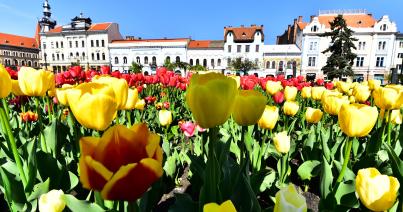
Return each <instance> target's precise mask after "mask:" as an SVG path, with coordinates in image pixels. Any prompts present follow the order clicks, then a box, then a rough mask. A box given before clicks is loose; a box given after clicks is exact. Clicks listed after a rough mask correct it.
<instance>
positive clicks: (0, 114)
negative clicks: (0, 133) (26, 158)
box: [0, 105, 27, 188]
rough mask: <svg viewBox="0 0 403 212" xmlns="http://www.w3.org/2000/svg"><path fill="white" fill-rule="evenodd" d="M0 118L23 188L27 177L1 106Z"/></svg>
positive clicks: (6, 115)
mask: <svg viewBox="0 0 403 212" xmlns="http://www.w3.org/2000/svg"><path fill="white" fill-rule="evenodd" d="M3 106H4V105H3ZM0 119H1V121H2V122H3V124H4V126H5V128H6V129H4V130H5V131H6V134H7V137H8V139H9V142H10V148H11V151H12V153H13V157H14V160H15V163H16V164H17V168H18V172H19V173H20V177H21V181H22V184H23V186H24V188H25V186H26V185H27V179H26V177H25V173H24V169H23V168H22V162H21V158H20V155H19V153H18V149H17V144H16V143H15V138H14V135H13V133H12V132H11V127H10V122H9V120H8V114H6V113H5V110H3V108H1V107H0Z"/></svg>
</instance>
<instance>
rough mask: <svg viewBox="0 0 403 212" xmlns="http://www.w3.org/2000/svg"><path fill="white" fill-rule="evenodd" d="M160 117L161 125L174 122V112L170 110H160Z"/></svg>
mask: <svg viewBox="0 0 403 212" xmlns="http://www.w3.org/2000/svg"><path fill="white" fill-rule="evenodd" d="M158 119H159V121H160V124H161V126H168V125H170V124H171V123H172V112H171V111H169V110H160V111H159V112H158Z"/></svg>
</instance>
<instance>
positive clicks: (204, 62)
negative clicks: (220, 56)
mask: <svg viewBox="0 0 403 212" xmlns="http://www.w3.org/2000/svg"><path fill="white" fill-rule="evenodd" d="M203 66H204V67H207V59H203Z"/></svg>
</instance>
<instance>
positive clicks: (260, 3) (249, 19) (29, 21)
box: [0, 0, 403, 44]
mask: <svg viewBox="0 0 403 212" xmlns="http://www.w3.org/2000/svg"><path fill="white" fill-rule="evenodd" d="M42 2H43V1H42V0H0V26H1V29H0V31H1V32H4V33H12V34H20V35H25V36H33V34H34V32H35V24H36V21H37V19H38V18H39V17H41V16H42ZM50 4H51V6H52V12H53V15H52V17H53V18H54V19H56V21H57V22H58V24H66V23H68V22H69V20H70V19H71V18H73V17H74V16H76V15H78V14H79V13H80V12H83V13H84V15H86V16H90V17H91V18H92V20H93V22H117V23H119V24H120V31H121V33H122V35H123V36H125V35H133V36H139V37H142V38H159V37H189V36H191V37H192V38H193V39H223V28H224V26H228V25H231V26H238V25H241V24H244V25H250V24H259V25H260V24H263V25H264V27H265V36H266V39H265V43H268V44H274V43H275V39H276V36H277V35H280V34H282V33H283V32H284V30H285V29H286V28H287V25H288V24H291V23H292V21H293V19H294V18H296V17H298V16H299V15H302V16H304V20H305V21H308V20H309V16H310V15H315V14H317V13H318V11H319V10H327V9H367V10H368V11H369V12H370V13H372V14H374V16H375V17H376V18H377V19H379V18H380V17H381V16H382V15H385V14H387V15H389V16H390V18H391V19H392V20H393V21H395V22H396V24H397V26H398V29H399V30H400V31H403V0H299V1H297V0H289V1H273V0H242V1H241V0H232V1H231V0H143V1H139V0H50Z"/></svg>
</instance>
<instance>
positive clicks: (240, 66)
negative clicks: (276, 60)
mask: <svg viewBox="0 0 403 212" xmlns="http://www.w3.org/2000/svg"><path fill="white" fill-rule="evenodd" d="M229 66H230V67H231V68H232V70H235V71H242V72H243V73H244V74H247V73H248V71H250V70H252V69H256V68H257V64H256V63H255V62H253V61H250V60H249V59H247V58H245V59H242V58H241V57H238V58H235V60H233V61H231V63H230V64H229Z"/></svg>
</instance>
